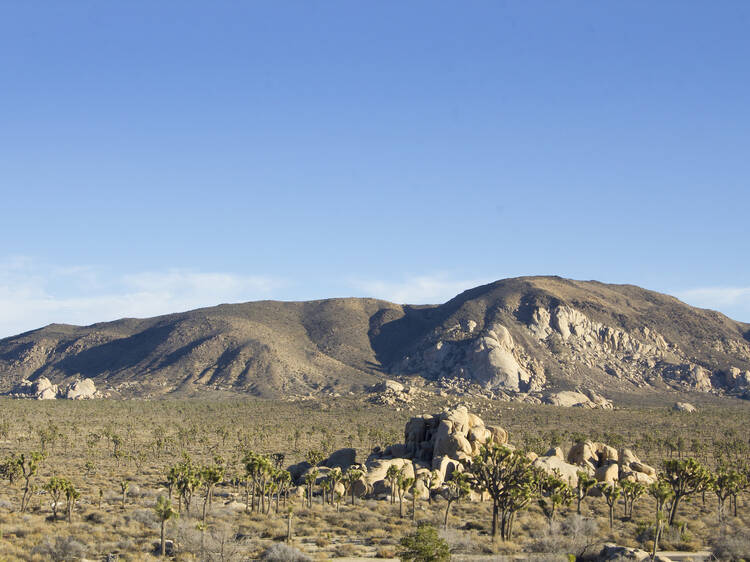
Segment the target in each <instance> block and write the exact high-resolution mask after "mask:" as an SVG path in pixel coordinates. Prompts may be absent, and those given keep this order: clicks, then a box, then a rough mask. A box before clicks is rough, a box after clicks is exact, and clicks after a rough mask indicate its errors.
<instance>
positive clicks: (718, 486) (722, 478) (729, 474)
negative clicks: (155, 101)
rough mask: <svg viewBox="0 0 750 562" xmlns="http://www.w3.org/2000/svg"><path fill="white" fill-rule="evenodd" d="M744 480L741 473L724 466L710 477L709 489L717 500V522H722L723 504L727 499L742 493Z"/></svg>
mask: <svg viewBox="0 0 750 562" xmlns="http://www.w3.org/2000/svg"><path fill="white" fill-rule="evenodd" d="M745 478H746V477H745V475H744V474H743V473H742V472H740V471H738V470H735V469H733V468H728V467H727V466H726V465H721V466H720V467H719V468H718V470H717V472H716V474H714V475H712V476H711V489H712V490H713V491H714V493H715V494H716V499H717V500H718V515H719V521H724V504H725V502H726V500H727V498H732V497H734V496H736V495H737V494H738V493H739V492H741V491H742V489H743V487H744V485H745Z"/></svg>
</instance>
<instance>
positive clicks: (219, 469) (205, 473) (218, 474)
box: [200, 457, 226, 524]
mask: <svg viewBox="0 0 750 562" xmlns="http://www.w3.org/2000/svg"><path fill="white" fill-rule="evenodd" d="M225 472H226V466H224V459H223V458H221V457H214V464H211V465H207V466H204V467H203V468H202V469H201V471H200V475H201V476H200V479H201V482H202V483H203V486H204V487H205V495H204V496H203V516H202V520H203V523H204V524H205V523H206V509H207V508H209V509H210V508H211V506H212V504H213V498H214V487H215V486H216V485H217V484H218V483H219V482H221V481H222V480H223V479H224V474H225Z"/></svg>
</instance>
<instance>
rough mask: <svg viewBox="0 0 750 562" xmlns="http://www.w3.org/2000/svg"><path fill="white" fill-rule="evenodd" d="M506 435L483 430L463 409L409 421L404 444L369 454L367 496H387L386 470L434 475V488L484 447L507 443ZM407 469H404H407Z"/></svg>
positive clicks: (495, 429) (481, 423)
mask: <svg viewBox="0 0 750 562" xmlns="http://www.w3.org/2000/svg"><path fill="white" fill-rule="evenodd" d="M507 441H508V433H507V432H506V431H505V430H504V429H502V428H501V427H486V426H485V425H484V421H483V420H482V419H481V418H480V417H479V416H477V415H475V414H472V413H470V412H469V411H468V409H467V408H466V407H465V406H458V407H456V408H453V409H450V410H446V411H444V412H441V413H440V414H435V415H422V416H417V417H414V418H412V419H410V420H409V421H408V422H407V423H406V427H405V429H404V443H403V444H395V445H390V446H388V447H386V448H385V450H384V451H382V452H373V454H372V455H370V457H369V458H368V459H367V461H366V462H365V469H366V471H367V472H366V474H365V481H366V485H365V486H364V487H365V488H367V489H368V492H367V493H372V494H376V495H377V494H383V493H387V491H388V485H387V483H386V482H385V474H386V473H387V471H388V467H389V466H391V465H395V466H397V467H398V468H401V467H404V470H406V471H407V474H412V473H413V472H416V473H424V472H425V471H427V472H430V471H433V470H434V471H435V472H436V473H437V479H436V484H437V485H439V484H441V483H442V482H443V481H445V480H446V479H450V478H451V476H452V475H453V473H454V472H455V471H463V469H464V463H465V462H466V461H467V460H469V459H471V458H472V457H473V456H474V455H476V454H477V453H478V452H479V449H480V448H481V447H482V446H483V445H486V444H489V443H496V444H498V445H502V444H505V443H507ZM407 465H408V468H407Z"/></svg>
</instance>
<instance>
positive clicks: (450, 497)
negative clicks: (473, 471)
mask: <svg viewBox="0 0 750 562" xmlns="http://www.w3.org/2000/svg"><path fill="white" fill-rule="evenodd" d="M470 491H471V487H470V482H469V476H468V474H466V473H464V472H454V473H453V477H452V478H451V479H450V480H449V481H447V482H446V483H445V485H444V486H443V490H442V494H443V497H444V498H445V501H446V506H445V516H444V517H443V528H444V529H447V528H448V514H449V513H450V510H451V505H453V502H455V501H458V500H460V499H461V498H464V497H466V496H468V495H469V492H470Z"/></svg>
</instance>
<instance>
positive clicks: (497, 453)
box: [469, 445, 538, 540]
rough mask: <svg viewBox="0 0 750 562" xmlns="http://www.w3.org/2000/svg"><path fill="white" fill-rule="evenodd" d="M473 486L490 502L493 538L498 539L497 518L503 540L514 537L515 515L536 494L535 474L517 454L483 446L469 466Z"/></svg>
mask: <svg viewBox="0 0 750 562" xmlns="http://www.w3.org/2000/svg"><path fill="white" fill-rule="evenodd" d="M469 470H470V471H471V473H472V475H473V477H474V483H475V485H476V486H477V488H479V489H480V490H485V491H486V492H487V493H489V495H490V497H491V498H492V536H493V537H496V536H497V529H498V525H497V523H498V515H501V517H502V519H501V522H500V534H501V537H502V539H503V540H510V539H511V537H512V535H513V521H514V519H515V514H516V513H517V512H518V511H520V510H521V509H523V508H524V507H526V506H527V505H528V503H529V502H530V501H531V499H532V498H533V497H534V493H535V492H536V490H537V479H538V475H537V472H536V471H535V470H534V468H533V467H532V465H531V461H530V460H529V458H528V457H527V456H526V455H525V454H523V453H521V452H520V451H514V450H511V449H509V448H508V447H503V446H501V445H491V446H489V447H488V446H483V447H482V448H481V449H480V450H479V454H478V455H477V456H475V457H474V458H473V459H472V460H471V464H470V466H469Z"/></svg>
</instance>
